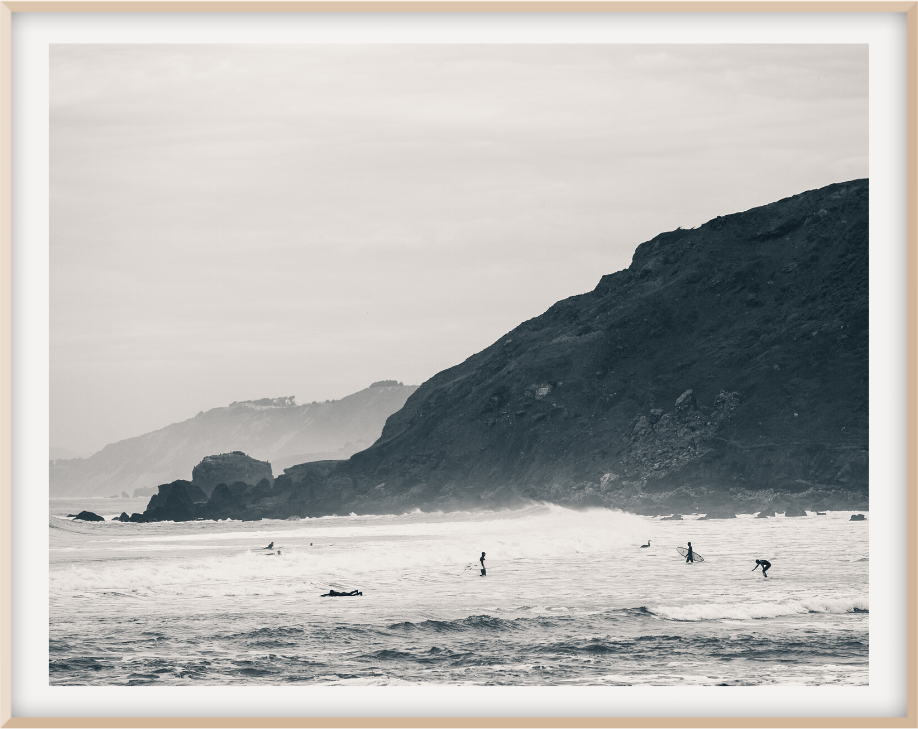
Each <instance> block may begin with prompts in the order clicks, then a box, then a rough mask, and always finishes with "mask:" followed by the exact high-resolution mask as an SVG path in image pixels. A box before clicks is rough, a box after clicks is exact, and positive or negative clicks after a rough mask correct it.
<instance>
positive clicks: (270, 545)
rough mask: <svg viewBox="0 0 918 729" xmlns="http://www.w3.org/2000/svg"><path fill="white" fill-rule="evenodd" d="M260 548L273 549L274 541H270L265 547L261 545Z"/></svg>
mask: <svg viewBox="0 0 918 729" xmlns="http://www.w3.org/2000/svg"><path fill="white" fill-rule="evenodd" d="M262 549H274V542H271V543H270V544H269V545H268V546H267V547H263V548H262Z"/></svg>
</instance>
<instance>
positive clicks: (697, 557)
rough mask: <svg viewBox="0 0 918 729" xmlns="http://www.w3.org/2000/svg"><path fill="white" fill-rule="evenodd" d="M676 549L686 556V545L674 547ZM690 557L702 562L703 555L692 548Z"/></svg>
mask: <svg viewBox="0 0 918 729" xmlns="http://www.w3.org/2000/svg"><path fill="white" fill-rule="evenodd" d="M676 551H677V552H678V553H679V554H681V555H682V556H683V557H687V556H688V547H676ZM692 559H694V560H695V561H696V562H704V557H702V556H701V555H700V554H698V552H696V551H694V550H692Z"/></svg>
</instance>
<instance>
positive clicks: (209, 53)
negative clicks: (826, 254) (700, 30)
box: [50, 45, 868, 455]
mask: <svg viewBox="0 0 918 729" xmlns="http://www.w3.org/2000/svg"><path fill="white" fill-rule="evenodd" d="M867 102H868V96H867V46H866V45H865V46H833V45H810V46H561V45H544V46H509V45H494V46H481V45H477V46H476V45H465V46H433V45H429V46H421V45H418V46H243V45H238V46H168V45H159V46H111V45H79V46H77V45H70V46H60V45H58V46H52V51H51V109H50V114H51V445H52V446H57V447H65V448H69V449H72V450H75V451H77V452H79V453H80V454H82V455H88V454H90V453H92V452H94V451H96V450H98V449H99V448H101V447H102V446H103V445H105V444H106V443H109V442H113V441H117V440H121V439H123V438H127V437H131V436H134V435H140V434H141V433H144V432H148V431H150V430H154V429H156V428H160V427H163V426H165V425H168V424H169V423H172V422H176V421H179V420H183V419H185V418H188V417H192V416H194V415H195V414H196V413H197V412H198V411H199V410H206V409H209V408H212V407H218V406H221V405H227V404H229V403H230V402H232V401H233V400H244V399H252V398H259V397H275V396H280V395H296V397H297V401H298V402H301V403H302V402H309V401H312V400H325V399H337V398H341V397H343V396H345V395H348V394H350V393H352V392H356V391H357V390H360V389H363V388H364V387H366V386H367V385H369V384H370V383H371V382H373V381H374V380H381V379H397V380H401V381H403V382H405V383H406V384H420V383H422V382H423V381H424V380H426V379H428V378H429V377H431V376H432V375H434V374H435V373H437V372H438V371H440V370H442V369H444V368H446V367H450V366H452V365H454V364H457V363H459V362H461V361H462V360H464V359H465V358H466V357H468V356H470V355H471V354H473V353H475V352H477V351H480V350H481V349H483V348H484V347H486V346H488V345H489V344H490V343H491V342H493V341H494V340H495V339H497V338H498V337H500V336H501V335H502V334H504V333H505V332H507V331H509V330H510V329H512V328H513V327H515V326H516V325H518V324H519V323H520V322H522V321H525V320H526V319H529V318H532V317H534V316H537V315H539V314H541V313H542V312H543V311H545V309H547V308H548V307H549V306H550V305H551V304H552V303H554V302H555V301H557V300H559V299H562V298H565V297H568V296H572V295H574V294H579V293H583V292H585V291H588V290H590V289H592V288H594V287H595V286H596V283H597V282H598V281H599V278H600V277H601V276H602V275H603V274H606V273H611V272H613V271H617V270H620V269H622V268H625V267H627V266H628V265H629V263H630V260H631V255H632V253H633V251H634V248H635V247H636V246H637V245H638V244H640V243H641V242H643V241H645V240H648V239H649V238H652V237H653V236H654V235H656V234H657V233H659V232H662V231H666V230H672V229H674V228H676V227H678V226H682V227H694V226H697V225H700V224H701V223H704V222H705V221H707V220H709V219H711V218H713V217H715V216H717V215H724V214H729V213H733V212H738V211H741V210H746V209H748V208H750V207H754V206H756V205H761V204H765V203H769V202H772V201H774V200H777V199H780V198H782V197H786V196H788V195H793V194H796V193H798V192H802V191H804V190H808V189H813V188H816V187H821V186H824V185H827V184H830V183H833V182H839V181H842V180H850V179H854V178H859V177H866V176H867V174H868V154H867V153H868V148H867V111H868V106H867Z"/></svg>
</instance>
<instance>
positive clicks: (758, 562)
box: [752, 559, 771, 577]
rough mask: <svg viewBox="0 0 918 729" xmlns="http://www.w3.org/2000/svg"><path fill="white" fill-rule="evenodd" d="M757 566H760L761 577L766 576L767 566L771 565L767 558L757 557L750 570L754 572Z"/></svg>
mask: <svg viewBox="0 0 918 729" xmlns="http://www.w3.org/2000/svg"><path fill="white" fill-rule="evenodd" d="M759 567H761V568H762V577H768V568H769V567H771V562H769V561H768V560H767V559H757V560H756V561H755V567H753V568H752V571H753V572H755V571H756V570H757V569H758V568H759Z"/></svg>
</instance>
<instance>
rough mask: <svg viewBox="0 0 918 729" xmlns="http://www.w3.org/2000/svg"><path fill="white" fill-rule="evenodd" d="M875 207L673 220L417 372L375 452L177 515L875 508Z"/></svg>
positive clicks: (848, 198) (851, 203) (807, 204)
mask: <svg viewBox="0 0 918 729" xmlns="http://www.w3.org/2000/svg"><path fill="white" fill-rule="evenodd" d="M867 216H868V183H867V181H866V180H858V181H854V182H848V183H841V184H837V185H831V186H829V187H826V188H823V189H821V190H815V191H811V192H806V193H803V194H801V195H797V196H794V197H791V198H787V199H786V200H781V201H779V202H776V203H773V204H771V205H766V206H764V207H761V208H755V209H753V210H749V211H747V212H745V213H739V214H736V215H730V216H727V217H722V218H716V219H714V220H712V221H710V222H708V223H706V224H705V225H703V226H701V227H700V228H698V229H695V230H676V231H673V232H670V233H664V234H661V235H659V236H657V237H656V238H654V239H653V240H651V241H648V242H647V243H644V244H642V245H641V246H639V247H638V249H637V251H636V252H635V255H634V259H633V262H632V264H631V266H630V267H629V268H628V269H627V270H625V271H620V272H618V273H615V274H611V275H608V276H603V277H602V279H601V280H600V282H599V285H598V286H597V287H596V289H595V290H593V291H591V292H589V293H586V294H583V295H581V296H574V297H571V298H569V299H565V300H564V301H560V302H558V303H557V304H555V305H554V306H552V307H551V308H550V309H549V310H548V311H547V312H545V313H544V314H542V315H541V316H539V317H536V318H535V319H531V320H529V321H527V322H524V323H523V324H521V325H520V326H519V327H517V328H516V329H514V330H513V331H512V332H510V333H509V334H507V335H506V336H504V337H502V338H501V339H500V340H499V341H497V342H496V343H494V344H493V345H492V346H490V347H488V348H487V349H485V350H484V351H482V352H479V353H478V354H476V355H474V356H472V357H470V358H469V359H467V360H466V361H465V362H463V363H462V364H460V365H457V366H456V367H453V368H451V369H448V370H445V371H444V372H441V373H439V374H438V375H436V376H435V377H433V378H431V379H430V380H429V381H427V382H425V383H424V384H423V385H422V386H421V387H420V388H419V389H418V390H417V391H416V392H415V393H414V394H413V395H412V396H411V397H409V398H408V400H407V402H406V403H405V405H404V407H403V408H402V409H401V410H399V411H398V412H396V413H395V414H394V415H392V416H390V417H389V419H388V421H387V422H386V425H385V428H384V429H383V432H382V436H381V437H380V439H379V440H378V441H377V442H376V443H375V444H374V445H373V446H372V447H370V448H368V449H367V450H365V451H363V452H361V453H358V454H356V455H354V456H353V457H351V458H350V459H349V460H348V461H323V462H320V463H311V464H304V465H300V466H295V467H292V468H287V469H286V470H285V473H284V475H283V476H280V477H278V478H277V481H276V482H275V484H274V487H273V488H270V487H269V485H268V484H267V483H265V484H262V485H260V486H258V487H256V488H248V489H246V488H245V485H244V484H239V485H238V488H235V490H234V488H233V487H225V488H224V489H222V490H221V491H220V492H219V493H218V492H217V491H214V493H213V494H212V495H211V498H210V499H209V500H208V502H207V503H206V504H197V505H195V506H193V507H191V508H188V506H187V505H186V503H185V502H186V501H190V502H194V501H195V499H194V498H193V496H192V495H189V496H187V497H185V496H183V499H182V500H181V503H180V504H178V506H179V507H180V508H178V509H177V510H176V513H177V514H178V517H173V518H224V517H226V516H233V517H234V518H249V519H251V518H261V517H271V518H286V517H288V516H293V515H296V516H318V515H322V514H332V513H338V514H346V513H349V512H352V511H353V512H357V513H373V512H376V513H387V512H388V513H392V512H396V513H397V512H400V511H403V510H405V509H412V508H417V507H420V508H425V509H443V510H449V509H459V508H474V507H495V506H509V505H514V504H519V503H522V502H524V501H528V500H532V499H535V500H545V501H551V502H554V503H559V504H565V505H570V506H610V507H618V508H623V509H629V510H632V511H636V512H639V513H663V512H668V513H672V512H692V511H703V512H710V513H711V515H712V518H729V517H730V516H732V515H733V514H734V513H743V512H745V513H749V512H754V511H761V510H774V509H777V510H778V511H785V509H788V508H791V509H793V508H797V509H800V508H805V509H811V510H819V509H826V508H830V509H832V508H834V509H841V508H865V507H866V505H867V500H868V484H867V477H868V470H867V465H868V463H867V448H868V432H867V427H868V417H867V416H868V381H867V377H868V228H867V220H868V218H867ZM227 483H229V481H227ZM161 490H162V487H161ZM175 500H176V501H178V494H176V498H175ZM152 506H154V504H153V502H152V501H151V507H152ZM148 511H149V510H148ZM771 513H773V511H772V512H771ZM151 516H152V515H151ZM133 518H134V517H132V519H133ZM152 518H154V519H158V518H166V517H164V516H161V515H159V516H153V517H152Z"/></svg>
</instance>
